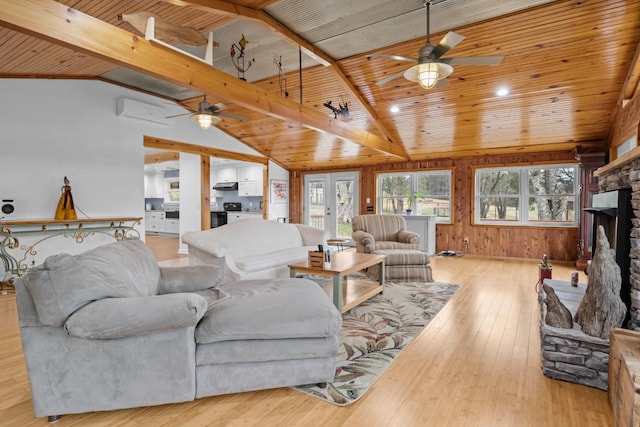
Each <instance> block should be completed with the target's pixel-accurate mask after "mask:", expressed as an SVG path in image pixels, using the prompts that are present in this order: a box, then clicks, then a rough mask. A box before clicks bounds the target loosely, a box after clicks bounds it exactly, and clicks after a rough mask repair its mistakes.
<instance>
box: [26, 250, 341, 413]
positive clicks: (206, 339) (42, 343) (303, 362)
mask: <svg viewBox="0 0 640 427" xmlns="http://www.w3.org/2000/svg"><path fill="white" fill-rule="evenodd" d="M222 277H223V274H222V272H221V269H220V268H218V267H215V266H209V265H201V266H189V267H174V268H161V267H158V265H157V263H156V261H155V259H154V256H153V254H152V253H151V251H150V250H149V249H148V248H147V246H146V245H145V244H144V243H143V242H142V241H140V240H126V241H120V242H117V243H112V244H109V245H105V246H101V247H98V248H96V249H92V250H90V251H87V252H85V253H83V254H80V255H76V256H71V255H68V254H60V255H54V256H51V257H48V258H47V259H46V260H45V262H44V263H43V264H42V265H40V266H37V267H35V268H34V269H32V270H31V271H30V272H29V274H27V275H26V276H24V277H22V278H20V279H18V280H17V281H16V284H15V288H16V294H17V302H18V314H19V321H20V332H21V337H22V345H23V350H24V356H25V362H26V365H27V372H28V376H29V383H30V386H31V393H32V397H33V405H34V411H35V414H36V416H49V417H50V420H53V419H55V418H57V416H59V415H62V414H69V413H81V412H90V411H101V410H113V409H120V408H129V407H138V406H148V405H160V404H165V403H171V402H183V401H190V400H193V399H195V398H200V397H204V396H212V395H217V394H226V393H234V392H242V391H249V390H256V389H264V388H274V387H283V386H293V385H301V384H312V383H323V382H329V381H332V380H333V377H334V374H335V363H336V353H337V349H338V334H339V331H340V327H341V323H342V319H341V316H340V314H339V313H338V311H337V310H336V309H335V307H334V306H333V304H332V303H331V301H330V300H329V298H327V296H326V294H325V293H324V292H323V291H322V289H321V288H320V287H319V286H318V285H316V284H315V283H314V282H311V281H309V280H306V279H267V280H246V281H236V282H227V283H222V281H221V278H222Z"/></svg>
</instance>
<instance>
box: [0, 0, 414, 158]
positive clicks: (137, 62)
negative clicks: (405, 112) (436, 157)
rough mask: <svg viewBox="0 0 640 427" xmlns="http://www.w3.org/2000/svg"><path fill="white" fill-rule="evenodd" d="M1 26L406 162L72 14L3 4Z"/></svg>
mask: <svg viewBox="0 0 640 427" xmlns="http://www.w3.org/2000/svg"><path fill="white" fill-rule="evenodd" d="M0 24H1V25H3V26H6V27H7V28H11V29H14V30H16V31H19V32H24V33H27V34H30V35H33V36H35V37H38V38H43V39H46V40H48V41H51V42H53V43H55V44H59V45H63V46H66V47H69V48H71V49H74V50H77V51H82V52H87V53H88V54H90V55H93V56H97V57H100V58H102V59H104V60H107V61H110V62H113V63H116V64H118V65H122V66H124V67H128V68H133V69H135V70H138V71H140V72H143V73H146V74H150V75H153V76H155V77H158V78H160V79H163V80H167V81H171V82H173V83H175V84H179V85H182V86H185V87H189V88H193V89H196V90H199V91H202V92H204V93H206V94H208V95H211V96H219V97H221V98H223V99H225V100H228V101H229V102H233V103H236V104H238V105H240V106H242V107H244V108H248V109H250V110H254V111H257V112H260V113H263V114H266V115H269V116H271V117H276V118H278V119H281V120H285V121H292V122H295V123H300V124H301V125H303V126H305V127H308V128H310V129H314V130H317V131H320V132H326V133H329V134H332V135H335V136H337V137H339V138H343V139H346V140H350V141H352V142H355V143H357V144H360V145H363V146H367V147H369V148H372V149H374V150H377V151H381V152H384V153H388V154H391V155H393V156H396V157H399V158H402V159H406V158H407V156H406V151H405V150H404V147H401V146H400V145H399V144H394V143H391V142H389V141H387V140H385V139H384V138H381V137H380V136H378V135H375V134H372V133H370V132H367V131H365V130H361V129H355V128H353V127H351V126H348V125H347V124H345V123H343V122H341V121H340V120H336V119H332V118H331V117H327V115H325V114H323V113H321V112H319V111H317V110H315V109H313V108H311V107H307V106H304V105H299V104H297V103H295V102H293V101H290V100H287V99H283V98H282V97H280V96H278V95H277V94H274V93H271V92H267V91H265V90H262V89H260V88H259V87H257V86H256V85H253V84H251V83H248V82H244V81H242V80H239V79H237V78H234V77H232V76H230V75H228V74H226V73H224V72H222V71H219V70H216V69H215V68H213V67H211V66H209V65H208V64H205V63H204V62H201V61H198V60H197V59H193V58H190V57H189V56H187V55H183V54H181V53H179V52H175V51H173V50H171V49H168V48H166V47H163V46H160V45H155V44H153V43H152V42H150V41H148V40H145V39H143V38H140V37H139V36H136V35H134V34H131V33H129V32H127V31H125V30H123V29H120V28H118V27H116V26H114V25H111V24H108V23H106V22H104V21H101V20H99V19H96V18H93V17H91V16H89V15H87V14H85V13H82V12H80V11H78V10H75V9H73V8H70V7H67V6H64V5H61V4H59V3H57V2H55V1H49V0H39V1H38V0H24V1H20V2H14V1H11V0H0Z"/></svg>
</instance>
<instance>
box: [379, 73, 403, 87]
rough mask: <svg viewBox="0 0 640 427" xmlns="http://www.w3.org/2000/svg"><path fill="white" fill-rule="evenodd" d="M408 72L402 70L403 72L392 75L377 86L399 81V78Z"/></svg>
mask: <svg viewBox="0 0 640 427" xmlns="http://www.w3.org/2000/svg"><path fill="white" fill-rule="evenodd" d="M405 71H406V70H402V71H398V72H397V73H395V74H391V75H390V76H389V77H387V78H384V79H382V80H380V81H379V82H376V86H382V85H384V84H387V83H389V82H390V81H391V80H393V79H397V78H398V77H400V76H401V75H403V74H404V73H405Z"/></svg>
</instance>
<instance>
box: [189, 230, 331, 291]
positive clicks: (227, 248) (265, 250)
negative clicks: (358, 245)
mask: <svg viewBox="0 0 640 427" xmlns="http://www.w3.org/2000/svg"><path fill="white" fill-rule="evenodd" d="M329 236H330V234H329V232H328V231H325V230H320V229H317V228H314V227H309V226H306V225H302V224H286V223H280V222H276V221H268V220H263V219H243V220H240V221H236V222H233V223H231V224H227V225H223V226H222V227H217V228H212V229H211V230H204V231H190V232H187V233H184V234H183V235H182V242H183V243H185V244H187V246H188V248H189V258H190V262H191V264H193V265H198V264H213V265H219V266H224V267H225V273H226V274H227V275H230V276H231V277H233V278H235V279H258V278H274V277H289V268H288V267H287V265H288V264H292V263H295V262H300V261H304V260H305V259H307V256H308V252H309V251H313V250H317V249H318V245H323V247H324V248H325V250H326V249H327V239H328V238H329Z"/></svg>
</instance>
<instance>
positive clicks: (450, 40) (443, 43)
mask: <svg viewBox="0 0 640 427" xmlns="http://www.w3.org/2000/svg"><path fill="white" fill-rule="evenodd" d="M462 40H464V36H463V35H462V34H458V33H454V32H453V31H449V32H448V33H447V35H446V36H444V38H443V39H442V40H440V43H438V45H437V46H436V47H434V48H433V50H432V51H431V53H430V54H429V58H440V57H441V56H442V55H444V54H445V53H447V52H448V51H449V49H453V48H454V47H455V46H456V45H457V44H458V43H460V42H461V41H462Z"/></svg>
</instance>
